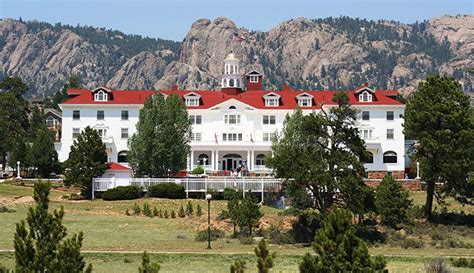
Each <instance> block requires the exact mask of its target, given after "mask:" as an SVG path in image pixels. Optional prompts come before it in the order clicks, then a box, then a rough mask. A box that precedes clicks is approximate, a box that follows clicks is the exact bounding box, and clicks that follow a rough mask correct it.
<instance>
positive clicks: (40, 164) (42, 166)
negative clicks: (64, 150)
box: [31, 128, 59, 177]
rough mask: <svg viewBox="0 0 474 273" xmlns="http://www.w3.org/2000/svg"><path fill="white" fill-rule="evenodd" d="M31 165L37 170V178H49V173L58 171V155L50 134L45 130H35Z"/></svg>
mask: <svg viewBox="0 0 474 273" xmlns="http://www.w3.org/2000/svg"><path fill="white" fill-rule="evenodd" d="M31 165H32V166H34V167H36V168H38V169H37V175H38V176H39V177H49V174H50V173H53V172H57V171H58V170H59V162H58V153H57V152H56V149H54V142H53V139H52V137H51V132H50V131H48V129H46V128H42V129H40V130H37V133H36V138H35V139H34V142H33V145H32V147H31Z"/></svg>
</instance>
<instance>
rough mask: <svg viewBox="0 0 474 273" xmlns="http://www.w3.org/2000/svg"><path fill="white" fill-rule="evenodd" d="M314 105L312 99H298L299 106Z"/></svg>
mask: <svg viewBox="0 0 474 273" xmlns="http://www.w3.org/2000/svg"><path fill="white" fill-rule="evenodd" d="M312 105H313V101H312V99H311V98H307V97H303V98H298V106H301V107H308V106H312Z"/></svg>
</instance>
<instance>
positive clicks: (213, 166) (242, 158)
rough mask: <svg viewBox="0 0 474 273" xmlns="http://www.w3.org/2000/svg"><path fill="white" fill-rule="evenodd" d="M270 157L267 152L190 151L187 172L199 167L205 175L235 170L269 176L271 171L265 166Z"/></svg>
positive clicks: (269, 153)
mask: <svg viewBox="0 0 474 273" xmlns="http://www.w3.org/2000/svg"><path fill="white" fill-rule="evenodd" d="M270 155H271V151H268V150H267V151H265V150H247V151H241V150H240V151H235V150H222V151H221V150H192V151H191V153H190V154H189V156H188V159H187V160H188V161H187V171H191V170H193V169H194V168H196V167H197V166H201V167H203V168H204V170H205V171H206V173H210V174H216V175H221V174H222V173H224V172H226V171H229V172H230V171H235V170H237V169H243V170H246V171H248V172H249V173H253V174H270V173H271V172H272V169H270V168H268V167H266V166H265V162H266V160H267V159H268V157H269V156H270Z"/></svg>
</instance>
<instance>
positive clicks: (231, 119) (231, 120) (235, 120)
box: [224, 115, 240, 124]
mask: <svg viewBox="0 0 474 273" xmlns="http://www.w3.org/2000/svg"><path fill="white" fill-rule="evenodd" d="M224 123H225V124H240V115H224Z"/></svg>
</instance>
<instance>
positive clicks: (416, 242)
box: [399, 238, 425, 249]
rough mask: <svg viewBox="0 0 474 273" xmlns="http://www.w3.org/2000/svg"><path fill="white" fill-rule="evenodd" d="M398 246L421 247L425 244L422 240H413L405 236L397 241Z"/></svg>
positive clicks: (405, 247)
mask: <svg viewBox="0 0 474 273" xmlns="http://www.w3.org/2000/svg"><path fill="white" fill-rule="evenodd" d="M399 243H400V247H401V248H404V249H407V248H422V247H423V246H424V245H425V244H424V243H423V242H422V241H419V240H415V239H412V238H405V239H403V240H400V241H399Z"/></svg>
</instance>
